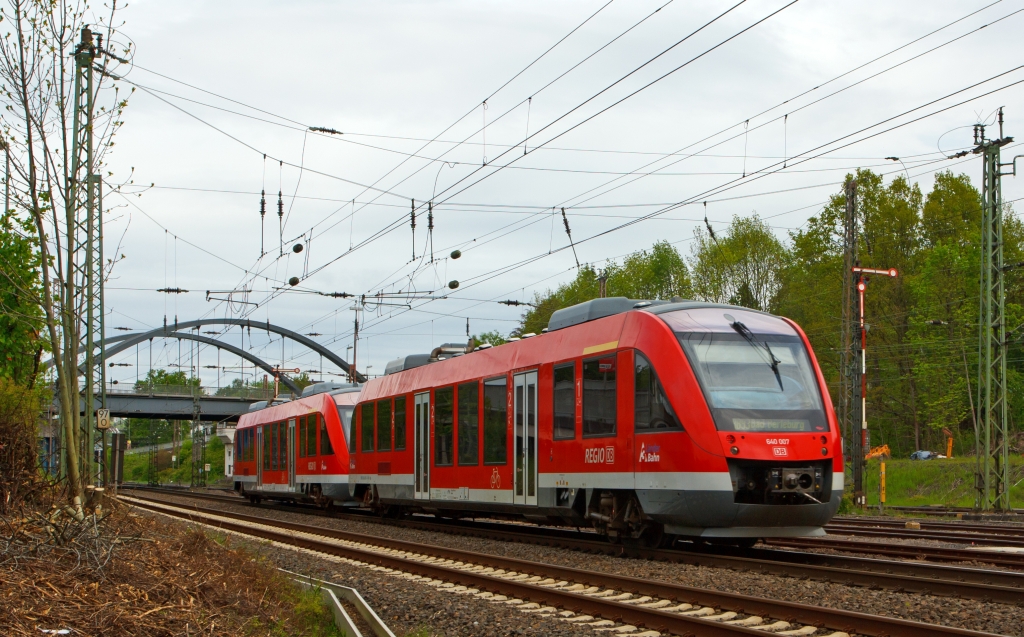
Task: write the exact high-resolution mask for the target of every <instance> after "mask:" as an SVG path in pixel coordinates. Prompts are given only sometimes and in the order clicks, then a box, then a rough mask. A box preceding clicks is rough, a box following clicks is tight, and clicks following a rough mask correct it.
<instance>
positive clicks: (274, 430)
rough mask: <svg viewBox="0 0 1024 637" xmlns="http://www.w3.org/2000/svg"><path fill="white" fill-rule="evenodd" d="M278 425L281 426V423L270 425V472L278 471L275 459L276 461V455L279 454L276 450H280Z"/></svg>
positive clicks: (279, 429)
mask: <svg viewBox="0 0 1024 637" xmlns="http://www.w3.org/2000/svg"><path fill="white" fill-rule="evenodd" d="M280 425H281V423H279V422H275V423H274V424H272V425H270V470H271V471H277V470H278V468H277V467H278V464H277V462H278V460H277V459H278V453H279V451H278V450H279V449H280V448H281V441H280V439H279V436H280V432H281V427H280Z"/></svg>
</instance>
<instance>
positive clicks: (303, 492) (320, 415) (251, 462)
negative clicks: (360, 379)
mask: <svg viewBox="0 0 1024 637" xmlns="http://www.w3.org/2000/svg"><path fill="white" fill-rule="evenodd" d="M358 399H359V388H358V387H356V386H346V385H336V384H331V383H322V384H319V385H312V386H310V387H307V388H306V390H305V391H304V392H303V395H302V397H300V398H298V399H296V400H292V401H287V402H281V403H278V404H274V405H272V406H269V407H265V406H264V405H265V404H261V403H258V404H256V405H254V406H253V407H254V408H255V409H254V410H252V411H250V412H248V413H245V414H242V416H241V417H240V418H239V419H238V426H237V427H236V429H235V476H234V478H235V490H236V491H238V492H239V493H241V494H242V495H245V496H248V497H249V499H250V500H251V501H252V502H253V503H256V502H259V501H260V499H261V498H264V497H266V498H272V499H285V500H295V499H310V500H313V501H314V502H317V503H319V504H321V505H324V506H326V505H329V504H331V503H333V502H336V501H342V502H344V501H348V500H351V497H350V489H349V485H348V467H349V458H348V444H347V442H346V436H347V433H346V432H347V431H348V430H349V428H350V427H351V420H352V410H353V409H354V408H355V404H356V401H357V400H358Z"/></svg>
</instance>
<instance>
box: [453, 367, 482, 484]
mask: <svg viewBox="0 0 1024 637" xmlns="http://www.w3.org/2000/svg"><path fill="white" fill-rule="evenodd" d="M458 424H459V464H460V465H463V466H475V465H477V464H479V463H480V383H479V382H478V381H473V382H472V383H464V384H462V385H459V423H458Z"/></svg>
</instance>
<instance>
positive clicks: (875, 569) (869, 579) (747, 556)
mask: <svg viewBox="0 0 1024 637" xmlns="http://www.w3.org/2000/svg"><path fill="white" fill-rule="evenodd" d="M169 495H178V496H189V497H196V498H198V499H206V500H211V501H218V502H228V503H231V504H246V505H247V506H249V505H248V503H247V502H245V501H244V500H242V499H241V498H238V497H235V496H227V495H224V496H221V495H214V494H183V493H172V494H169ZM137 497H138V496H137ZM141 498H142V499H149V498H146V497H145V496H141ZM152 501H157V502H159V501H160V500H159V499H152ZM316 512H317V513H319V514H321V515H323V512H321V511H316ZM332 517H342V518H349V519H354V520H358V521H362V522H368V521H369V522H378V523H387V524H394V525H400V526H403V527H405V528H415V529H419V530H428V531H435V532H436V531H442V532H446V533H449V534H461V535H474V536H478V537H484V538H488V539H497V540H502V541H513V542H526V543H533V544H543V545H549V546H550V545H557V546H560V547H563V548H568V549H572V550H579V551H585V552H590V553H602V554H606V555H608V554H610V555H627V556H631V557H637V558H641V559H653V560H659V561H666V562H675V563H684V564H690V565H694V566H706V567H712V568H724V569H731V570H737V571H750V572H755V573H760V574H767V575H774V576H779V577H792V578H800V579H812V580H817V581H827V582H834V583H839V584H844V585H850V586H866V587H872V588H877V587H881V588H888V589H892V590H899V591H905V592H912V593H921V594H930V595H941V596H951V597H962V598H966V599H978V600H985V601H994V602H1000V603H1006V604H1022V603H1024V573H1014V572H1006V571H992V570H984V569H976V568H964V567H953V566H942V565H936V564H926V563H920V562H898V561H892V560H880V559H871V558H865V557H850V556H837V555H823V554H817V553H806V552H795V551H788V550H787V551H782V550H768V549H755V550H745V551H741V550H738V549H729V548H726V547H716V548H715V549H714V550H713V551H691V550H651V549H639V548H628V547H624V546H621V545H614V544H610V543H608V542H607V541H606V540H604V539H602V538H596V537H587V536H593V534H592V533H580V532H576V531H567V530H564V529H551V528H538V527H535V526H527V525H512V524H494V523H481V522H461V523H458V524H450V523H439V522H436V521H428V520H427V519H422V520H416V519H405V520H397V521H392V520H380V519H379V518H375V517H370V516H368V515H364V514H344V513H342V514H337V515H332ZM971 557H973V556H971ZM983 557H988V556H985V555H983ZM1013 557H1016V558H1017V562H1015V565H1017V566H1021V567H1024V559H1021V558H1020V557H1018V556H1013ZM961 559H966V558H961Z"/></svg>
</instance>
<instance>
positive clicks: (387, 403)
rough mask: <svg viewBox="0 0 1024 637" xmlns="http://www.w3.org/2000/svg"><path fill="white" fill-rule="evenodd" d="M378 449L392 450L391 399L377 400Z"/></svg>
mask: <svg viewBox="0 0 1024 637" xmlns="http://www.w3.org/2000/svg"><path fill="white" fill-rule="evenodd" d="M377 451H391V399H390V398H386V399H384V400H378V401H377Z"/></svg>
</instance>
